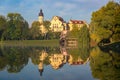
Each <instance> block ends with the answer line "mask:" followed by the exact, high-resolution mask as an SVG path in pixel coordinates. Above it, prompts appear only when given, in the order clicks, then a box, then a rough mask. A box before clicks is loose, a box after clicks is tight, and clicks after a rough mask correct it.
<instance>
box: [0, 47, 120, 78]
mask: <svg viewBox="0 0 120 80" xmlns="http://www.w3.org/2000/svg"><path fill="white" fill-rule="evenodd" d="M0 80H120V52H119V50H118V51H115V50H114V51H113V50H105V49H103V50H101V49H100V48H99V47H95V48H91V49H88V48H64V47H1V48H0Z"/></svg>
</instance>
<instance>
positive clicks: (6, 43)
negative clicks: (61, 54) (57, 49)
mask: <svg viewBox="0 0 120 80" xmlns="http://www.w3.org/2000/svg"><path fill="white" fill-rule="evenodd" d="M0 45H2V46H59V40H22V41H17V40H11V41H1V42H0Z"/></svg>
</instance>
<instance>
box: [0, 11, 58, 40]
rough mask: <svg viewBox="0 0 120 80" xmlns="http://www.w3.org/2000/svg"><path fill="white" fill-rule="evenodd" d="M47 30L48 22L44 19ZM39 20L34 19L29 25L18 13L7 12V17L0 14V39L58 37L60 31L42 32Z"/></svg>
mask: <svg viewBox="0 0 120 80" xmlns="http://www.w3.org/2000/svg"><path fill="white" fill-rule="evenodd" d="M44 25H45V27H46V28H47V29H48V30H49V26H50V22H49V21H44ZM39 26H40V24H39V22H38V21H34V22H33V23H32V26H30V27H29V24H28V22H27V21H26V20H25V19H24V18H23V17H22V16H21V14H19V13H8V15H7V17H5V16H3V15H0V40H43V39H58V38H59V35H60V33H53V32H51V31H48V33H47V34H42V33H41V31H40V29H39Z"/></svg>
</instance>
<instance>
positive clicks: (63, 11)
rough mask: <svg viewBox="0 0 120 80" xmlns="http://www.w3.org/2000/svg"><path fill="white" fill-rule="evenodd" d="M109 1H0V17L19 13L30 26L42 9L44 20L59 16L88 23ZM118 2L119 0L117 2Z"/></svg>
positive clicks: (67, 19)
mask: <svg viewBox="0 0 120 80" xmlns="http://www.w3.org/2000/svg"><path fill="white" fill-rule="evenodd" d="M108 1H109V0H0V15H4V16H6V15H7V14H8V13H9V12H17V13H20V14H21V15H22V16H23V17H24V18H25V19H26V20H27V21H28V22H29V24H31V23H32V22H33V21H35V20H38V13H39V11H40V9H43V12H44V17H45V20H51V19H52V17H53V16H55V15H57V16H61V17H62V18H63V19H64V20H65V21H67V22H68V21H69V20H70V19H78V20H85V21H87V22H88V23H89V22H90V19H91V14H92V12H93V11H96V10H98V9H99V8H101V7H102V6H103V5H105V4H106V3H107V2H108ZM117 1H119V0H117Z"/></svg>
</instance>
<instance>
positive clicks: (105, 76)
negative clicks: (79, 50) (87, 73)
mask: <svg viewBox="0 0 120 80" xmlns="http://www.w3.org/2000/svg"><path fill="white" fill-rule="evenodd" d="M90 54H91V60H90V67H91V71H92V75H93V77H94V78H97V79H100V80H120V52H119V53H116V52H113V51H111V50H107V52H104V51H102V50H100V48H99V47H95V48H93V49H92V50H91V52H90Z"/></svg>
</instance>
